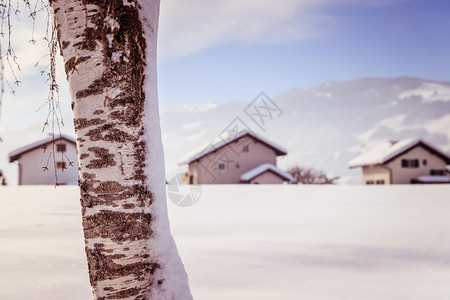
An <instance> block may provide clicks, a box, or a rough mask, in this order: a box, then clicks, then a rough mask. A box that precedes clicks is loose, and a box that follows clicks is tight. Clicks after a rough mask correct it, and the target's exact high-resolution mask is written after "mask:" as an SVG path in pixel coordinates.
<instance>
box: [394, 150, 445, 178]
mask: <svg viewBox="0 0 450 300" xmlns="http://www.w3.org/2000/svg"><path fill="white" fill-rule="evenodd" d="M402 159H409V160H412V159H418V160H419V167H418V168H404V167H402ZM424 160H426V165H425V164H424ZM386 165H387V166H388V167H389V168H390V169H391V170H392V174H393V182H392V183H394V184H409V183H411V179H414V178H417V177H418V176H421V175H431V173H430V172H431V170H444V171H445V167H446V163H445V161H444V160H442V159H441V158H440V157H438V156H436V155H434V154H433V153H431V152H429V151H428V150H427V149H425V148H423V147H421V146H417V147H414V148H412V149H410V150H409V151H408V152H406V153H404V154H402V155H401V156H399V157H397V158H396V159H394V160H392V161H391V162H389V163H387V164H386Z"/></svg>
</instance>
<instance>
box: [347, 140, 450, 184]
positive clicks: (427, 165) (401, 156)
mask: <svg viewBox="0 0 450 300" xmlns="http://www.w3.org/2000/svg"><path fill="white" fill-rule="evenodd" d="M449 164H450V156H449V155H448V154H447V153H445V152H443V151H441V150H440V149H438V148H436V147H434V146H432V145H430V144H429V143H427V142H425V141H422V140H420V139H406V140H401V141H390V142H384V143H381V144H379V145H378V146H377V147H374V148H373V149H371V150H369V151H368V152H366V153H363V154H361V155H360V156H358V157H356V158H354V159H353V160H351V161H350V162H349V167H350V168H357V167H361V168H362V182H363V184H408V183H450V175H449V174H448V172H447V170H448V169H449V166H448V165H449Z"/></svg>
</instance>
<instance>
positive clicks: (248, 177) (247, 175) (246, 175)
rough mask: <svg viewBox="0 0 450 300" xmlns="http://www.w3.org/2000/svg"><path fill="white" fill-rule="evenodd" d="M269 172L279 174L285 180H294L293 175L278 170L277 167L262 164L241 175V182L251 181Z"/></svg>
mask: <svg viewBox="0 0 450 300" xmlns="http://www.w3.org/2000/svg"><path fill="white" fill-rule="evenodd" d="M267 171H272V172H273V173H275V174H277V175H278V176H280V177H281V178H284V179H286V180H289V181H291V180H292V175H291V174H289V173H288V172H286V171H283V170H281V169H279V168H277V167H276V166H274V165H272V164H262V165H260V166H258V167H256V168H254V169H252V170H250V171H248V172H245V173H244V174H242V175H241V180H242V181H250V180H252V179H253V178H255V177H256V176H258V175H261V174H263V173H265V172H267Z"/></svg>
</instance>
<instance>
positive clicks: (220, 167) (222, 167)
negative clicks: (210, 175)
mask: <svg viewBox="0 0 450 300" xmlns="http://www.w3.org/2000/svg"><path fill="white" fill-rule="evenodd" d="M217 168H218V169H219V171H224V170H225V164H217Z"/></svg>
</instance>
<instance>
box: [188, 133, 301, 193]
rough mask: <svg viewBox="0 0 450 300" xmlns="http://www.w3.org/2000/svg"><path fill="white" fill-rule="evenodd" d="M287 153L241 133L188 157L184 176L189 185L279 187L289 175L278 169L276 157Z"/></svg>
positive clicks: (259, 137) (249, 134)
mask: <svg viewBox="0 0 450 300" xmlns="http://www.w3.org/2000/svg"><path fill="white" fill-rule="evenodd" d="M286 154H287V151H286V150H285V149H284V148H283V147H281V146H279V145H277V144H275V143H273V142H271V141H269V140H267V139H265V138H263V137H261V136H258V135H256V134H255V133H252V132H250V131H247V130H244V131H241V132H238V133H236V134H233V135H231V136H228V137H226V138H224V139H221V140H220V141H218V142H217V143H212V144H210V146H208V147H207V148H205V149H204V150H203V151H201V152H199V153H197V154H195V155H193V156H191V157H190V158H189V159H187V160H186V161H184V162H182V164H188V168H189V171H188V173H187V174H186V175H185V179H184V180H186V181H188V182H189V183H191V184H226V183H228V184H237V183H253V184H277V183H278V184H279V183H283V182H285V181H290V180H291V178H292V177H291V175H290V174H289V173H287V172H286V171H283V170H281V169H279V168H278V167H277V157H278V156H281V155H286Z"/></svg>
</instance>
